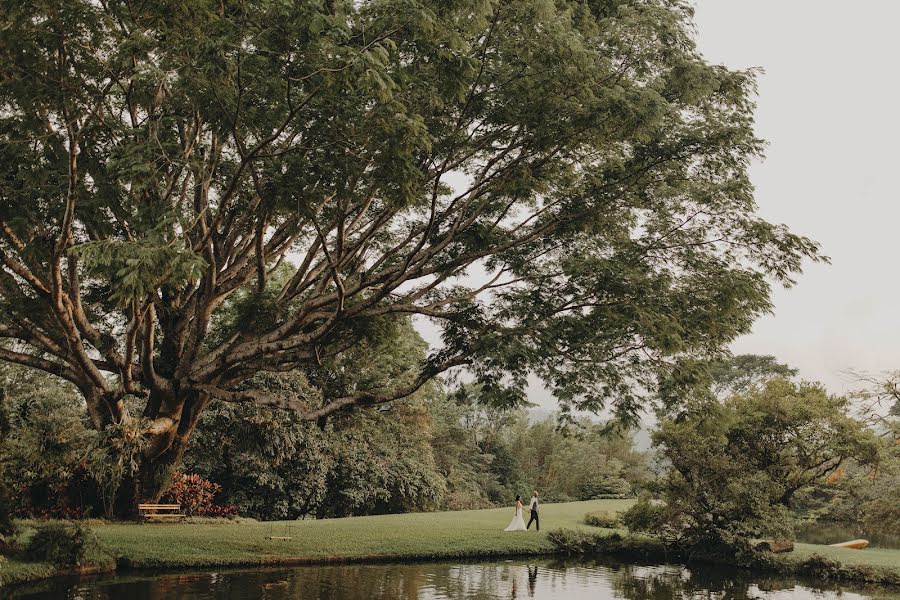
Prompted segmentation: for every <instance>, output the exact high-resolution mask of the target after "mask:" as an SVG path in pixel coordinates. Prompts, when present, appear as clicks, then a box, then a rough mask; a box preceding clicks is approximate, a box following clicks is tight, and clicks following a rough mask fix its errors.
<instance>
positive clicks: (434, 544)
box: [0, 500, 900, 584]
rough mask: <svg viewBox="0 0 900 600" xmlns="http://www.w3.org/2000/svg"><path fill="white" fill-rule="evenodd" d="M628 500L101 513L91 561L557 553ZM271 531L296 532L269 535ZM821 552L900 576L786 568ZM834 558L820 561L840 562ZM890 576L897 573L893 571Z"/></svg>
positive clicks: (129, 564)
mask: <svg viewBox="0 0 900 600" xmlns="http://www.w3.org/2000/svg"><path fill="white" fill-rule="evenodd" d="M629 504H630V501H627V500H592V501H587V502H568V503H561V504H544V505H542V506H541V525H542V530H541V532H540V533H537V532H535V531H533V530H532V531H527V532H510V533H507V532H504V531H503V527H505V526H506V525H507V523H508V522H509V520H510V518H511V516H512V514H511V513H512V511H511V509H508V508H502V509H490V510H477V511H459V512H439V513H414V514H404V515H379V516H372V517H351V518H346V519H323V520H308V521H292V522H289V523H288V522H275V523H264V522H257V521H252V520H243V519H241V520H238V521H228V520H220V521H204V522H200V523H186V524H148V525H142V524H132V523H103V522H97V523H91V524H90V525H91V528H92V530H93V531H94V533H95V534H96V535H97V537H98V538H99V539H100V542H101V544H102V547H103V550H104V552H105V553H106V554H107V556H106V557H105V558H104V557H98V558H97V559H95V560H93V561H92V565H91V566H92V567H93V568H96V569H98V570H107V571H113V570H116V569H117V568H118V569H119V570H123V571H124V570H128V569H206V568H216V567H228V566H233V567H237V566H267V565H302V564H327V563H347V562H385V561H395V562H396V561H414V560H437V559H462V558H472V559H475V558H490V557H513V556H542V555H554V554H558V553H559V552H560V549H559V548H558V547H557V546H556V545H555V544H554V543H553V541H552V540H551V539H550V537H549V536H548V534H547V533H546V532H547V531H548V530H555V529H562V528H564V529H572V530H576V531H582V532H592V533H598V534H600V535H606V536H608V535H610V534H613V533H615V532H614V531H612V530H600V529H598V528H595V527H588V526H586V525H584V524H583V522H582V519H583V517H584V514H585V513H586V512H590V511H596V510H605V511H608V512H611V513H614V512H616V511H619V510H624V509H625V508H627V506H628V505H629ZM268 536H282V537H290V538H291V539H290V540H285V541H282V540H267V539H266V537H268ZM610 550H612V549H610ZM610 553H611V554H612V552H610ZM814 555H820V556H822V557H824V558H825V559H827V560H828V561H836V562H839V563H840V565H839V566H840V568H841V569H844V570H845V571H838V572H836V573H834V574H831V575H828V576H829V577H832V578H836V577H837V578H842V579H843V578H848V577H851V576H853V577H863V576H864V575H865V574H866V573H869V572H870V570H871V571H872V572H873V573H881V572H882V571H883V572H884V573H888V574H889V573H893V577H896V583H898V584H900V550H886V549H874V550H863V551H860V550H846V549H841V548H829V547H827V546H816V545H812V544H797V550H796V551H795V553H794V556H791V557H790V558H788V559H785V560H784V562H785V564H786V565H787V566H786V567H785V568H800V567H799V565H802V564H806V561H807V560H808V559H811V558H812V557H813V556H814ZM794 563H796V564H794ZM792 565H793V566H792ZM830 565H831V563H829V564H828V565H820V566H822V568H823V570H827V569H832V570H834V568H833V566H830ZM826 567H827V569H826ZM823 572H824V571H823ZM57 574H59V571H58V570H57V569H55V568H54V567H53V566H52V565H48V564H42V563H27V562H20V561H8V562H5V563H3V564H2V566H0V580H2V583H3V584H13V583H22V582H29V581H36V580H40V579H45V578H48V577H52V576H54V575H57ZM816 576H819V575H816ZM845 580H849V579H845ZM856 580H859V581H870V580H869V579H864V578H860V579H856ZM883 581H884V582H885V583H890V580H889V579H887V578H885V579H884V580H883ZM880 582H881V581H879V583H880Z"/></svg>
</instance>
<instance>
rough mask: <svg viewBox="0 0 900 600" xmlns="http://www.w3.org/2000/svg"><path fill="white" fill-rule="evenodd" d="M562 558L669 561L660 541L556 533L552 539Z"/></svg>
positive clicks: (602, 534)
mask: <svg viewBox="0 0 900 600" xmlns="http://www.w3.org/2000/svg"><path fill="white" fill-rule="evenodd" d="M547 537H548V538H549V540H550V543H552V544H553V545H554V546H555V547H556V549H557V550H558V551H559V552H560V553H561V554H569V555H578V554H586V555H603V554H605V555H610V556H616V557H619V558H629V559H637V560H665V558H666V556H667V554H666V548H665V546H664V545H663V544H662V542H660V541H659V540H657V539H654V538H648V537H635V536H630V535H629V536H622V535H619V534H618V533H609V534H606V533H593V532H587V531H577V530H574V529H556V530H553V531H551V532H550V533H549V534H548V536H547Z"/></svg>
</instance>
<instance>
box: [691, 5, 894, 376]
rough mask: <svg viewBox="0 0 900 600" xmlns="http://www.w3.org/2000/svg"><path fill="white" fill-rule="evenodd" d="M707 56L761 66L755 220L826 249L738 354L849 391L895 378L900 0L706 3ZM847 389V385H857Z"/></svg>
mask: <svg viewBox="0 0 900 600" xmlns="http://www.w3.org/2000/svg"><path fill="white" fill-rule="evenodd" d="M695 6H696V9H697V13H696V19H695V20H696V23H697V28H698V32H699V38H698V41H699V44H700V49H701V51H702V52H703V53H704V55H705V56H706V58H707V59H708V60H709V61H711V62H715V63H721V64H725V65H727V66H729V67H732V68H746V67H762V68H763V69H765V73H764V74H763V75H762V76H761V77H760V79H759V98H758V112H757V132H758V133H759V135H760V136H761V137H762V138H764V139H766V140H767V141H768V142H769V148H768V150H767V152H766V155H767V156H766V160H765V161H764V162H762V163H760V164H759V165H756V166H755V167H754V168H753V170H752V172H751V177H752V180H753V182H754V183H755V185H756V188H757V194H756V197H757V202H758V204H759V210H760V214H761V215H762V216H764V217H765V218H766V219H768V220H770V221H777V222H784V223H787V224H788V225H790V226H791V227H792V228H793V229H794V230H795V231H797V232H799V233H802V234H804V235H808V236H809V237H812V238H814V239H816V240H818V241H819V242H820V243H821V244H822V249H823V251H824V252H825V254H827V255H828V256H830V257H831V259H832V264H831V265H813V266H810V267H808V268H807V269H806V271H805V273H804V274H803V275H801V277H800V279H799V281H798V285H797V286H796V287H794V288H792V289H789V290H782V289H777V290H776V291H775V294H774V303H775V314H774V316H771V317H766V318H763V319H762V320H760V321H759V322H758V323H757V324H756V326H755V327H754V330H753V333H752V334H751V335H748V336H745V337H743V338H741V339H739V340H738V341H737V342H735V343H734V344H733V346H732V349H733V350H734V351H735V352H753V353H759V354H774V355H775V356H777V357H778V358H780V359H781V360H783V361H785V362H788V363H790V364H791V365H793V366H795V367H797V368H799V369H800V375H801V376H802V377H804V378H807V379H814V380H818V381H822V382H823V383H825V384H826V385H827V386H828V387H829V389H831V390H832V391H833V392H841V391H844V390H845V389H847V388H848V386H849V383H848V382H847V379H846V377H844V376H842V372H843V371H845V370H846V369H848V368H854V369H859V370H869V371H878V370H882V369H892V368H893V369H900V308H898V305H900V302H898V301H900V271H898V268H897V261H898V260H900V236H898V235H897V232H898V227H900V204H898V202H897V196H898V194H897V173H898V170H900V112H898V92H900V69H898V65H897V60H898V57H900V36H898V35H897V32H896V27H897V23H898V22H900V2H895V1H894V0H858V1H857V2H853V3H847V2H836V1H835V0H697V2H696V4H695ZM851 387H852V386H851Z"/></svg>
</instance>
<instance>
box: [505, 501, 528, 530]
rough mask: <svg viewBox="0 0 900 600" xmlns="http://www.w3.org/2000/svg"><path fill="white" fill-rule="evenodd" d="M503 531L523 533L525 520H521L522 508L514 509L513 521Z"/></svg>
mask: <svg viewBox="0 0 900 600" xmlns="http://www.w3.org/2000/svg"><path fill="white" fill-rule="evenodd" d="M503 531H525V519H523V518H522V507H521V506H517V507H516V514H515V516H514V517H513V520H512V521H510V522H509V526H508V527H507V528H506V529H504V530H503Z"/></svg>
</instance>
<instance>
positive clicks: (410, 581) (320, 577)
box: [12, 559, 900, 600]
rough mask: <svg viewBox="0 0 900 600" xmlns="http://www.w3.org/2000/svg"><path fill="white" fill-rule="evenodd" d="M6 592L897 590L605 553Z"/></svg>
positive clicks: (348, 599) (357, 598)
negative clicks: (636, 561) (570, 558)
mask: <svg viewBox="0 0 900 600" xmlns="http://www.w3.org/2000/svg"><path fill="white" fill-rule="evenodd" d="M12 597H13V598H29V599H51V598H52V599H57V598H59V599H62V598H66V599H73V600H74V599H78V600H113V599H119V598H127V599H129V600H157V599H163V598H165V599H176V600H200V599H203V600H206V599H220V598H221V599H225V598H228V599H250V598H254V599H255V598H266V599H269V600H281V599H288V598H291V599H296V600H388V599H390V600H413V599H416V600H441V599H445V600H463V599H466V600H495V599H501V598H502V599H522V600H524V599H531V598H534V599H538V600H556V599H560V600H561V599H565V600H581V599H585V600H586V599H588V598H590V599H605V598H624V599H632V600H670V599H682V598H717V599H722V600H749V599H750V598H758V599H766V600H782V599H788V598H790V599H798V600H806V599H816V600H831V599H838V598H840V599H841V600H863V599H866V598H878V599H883V600H900V591H897V590H886V589H883V588H882V589H880V588H877V587H870V588H865V587H859V586H841V587H838V586H834V585H833V584H830V585H828V586H825V587H820V586H818V585H816V584H815V583H814V582H809V581H804V580H799V579H795V578H789V579H785V578H782V577H770V576H765V575H758V574H752V573H748V572H745V571H740V570H736V569H724V568H717V567H704V568H699V569H695V568H690V569H688V568H685V567H682V566H679V565H648V566H638V565H627V564H622V563H619V562H615V561H610V560H606V559H604V560H600V561H590V562H584V561H579V562H561V561H553V560H538V559H536V560H522V559H516V560H509V561H495V562H452V563H451V562H447V563H417V564H403V565H399V564H382V565H336V566H306V567H292V568H266V569H252V570H226V571H216V572H192V573H167V574H158V575H149V574H136V575H120V576H115V577H112V576H111V577H106V578H97V579H93V580H80V581H76V580H69V581H65V580H57V581H48V582H44V583H42V584H39V585H38V587H32V588H28V589H18V590H13V595H12Z"/></svg>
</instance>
